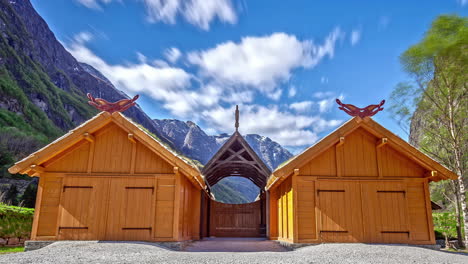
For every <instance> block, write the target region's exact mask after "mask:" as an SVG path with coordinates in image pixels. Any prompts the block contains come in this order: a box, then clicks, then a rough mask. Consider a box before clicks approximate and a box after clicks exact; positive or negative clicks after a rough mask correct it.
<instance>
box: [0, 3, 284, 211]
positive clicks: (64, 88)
mask: <svg viewBox="0 0 468 264" xmlns="http://www.w3.org/2000/svg"><path fill="white" fill-rule="evenodd" d="M86 93H91V94H92V95H93V96H95V97H102V98H105V99H106V100H108V101H117V100H120V99H123V98H128V96H127V95H126V94H125V93H123V92H122V91H119V90H118V89H116V87H114V85H113V84H112V83H111V82H110V81H109V80H108V79H107V78H106V77H105V76H103V75H102V74H101V73H100V72H99V71H98V70H96V69H94V68H93V67H91V66H90V65H87V64H84V63H80V62H78V61H77V60H76V59H75V58H74V57H73V56H72V55H71V54H70V53H69V52H68V51H67V50H66V49H65V48H64V47H63V46H62V44H61V43H60V42H59V41H57V39H56V38H55V36H54V34H53V33H52V32H51V31H50V29H49V27H48V25H47V24H46V22H45V21H44V20H43V19H42V18H41V17H40V16H39V15H38V14H37V12H36V11H35V10H34V8H33V6H32V5H31V3H30V2H29V0H17V1H11V0H0V193H1V192H4V191H6V189H8V188H10V187H11V186H13V185H14V186H16V187H17V189H18V190H19V191H20V193H22V192H23V191H24V189H26V187H27V185H28V184H29V182H30V181H31V179H30V178H29V177H23V176H18V175H10V174H9V173H8V172H7V168H8V167H10V166H11V165H12V164H13V163H14V162H15V161H17V160H19V159H21V158H23V157H24V156H26V155H28V154H30V153H31V152H33V151H35V150H37V149H39V148H40V147H42V146H44V145H45V144H47V143H49V142H51V141H52V140H54V139H55V138H57V137H59V136H61V135H63V134H64V133H65V132H66V131H68V130H70V129H72V128H74V127H76V126H78V125H79V124H81V123H83V122H84V121H86V120H87V119H89V118H90V117H92V116H93V115H95V114H96V113H97V110H96V109H94V108H93V107H91V106H90V105H88V103H87V101H88V99H87V98H86ZM125 115H126V116H128V117H130V118H131V119H133V120H134V121H135V122H137V123H139V124H141V125H142V126H144V127H145V128H147V129H148V130H149V131H150V132H152V133H153V134H155V135H156V136H157V137H159V138H160V139H161V140H162V141H164V142H165V143H167V144H168V145H169V146H171V147H172V148H174V149H176V150H177V151H179V152H181V153H182V154H184V155H186V156H188V157H191V158H193V159H197V160H199V161H200V162H202V163H206V162H207V161H208V160H209V159H210V158H211V156H212V155H213V154H214V153H215V152H216V151H217V150H218V149H219V147H220V146H221V145H222V143H223V142H224V141H225V140H227V138H228V135H226V134H222V135H219V136H209V135H207V134H206V133H205V132H204V131H203V130H202V129H200V127H199V126H197V125H196V124H195V123H193V122H182V121H179V120H155V121H153V120H152V119H151V118H149V117H148V116H147V115H146V114H145V113H144V112H143V110H142V109H141V108H140V107H138V106H136V107H132V108H130V109H129V110H127V111H125ZM245 137H246V140H247V141H248V142H249V144H251V145H252V147H253V148H254V150H255V151H256V152H257V153H258V154H259V156H260V157H261V158H262V159H263V160H264V161H265V163H266V164H267V165H268V166H269V167H270V168H275V167H276V166H277V165H278V164H280V163H281V162H282V161H284V160H285V159H287V158H289V157H290V156H291V154H290V153H289V152H288V151H287V150H285V149H283V148H282V147H281V146H280V145H279V144H277V143H275V142H273V141H271V140H270V139H269V138H266V137H262V136H259V135H246V136H245ZM242 180H245V179H241V180H237V181H236V179H229V180H228V179H226V182H224V181H223V182H222V183H220V186H219V188H224V190H225V192H224V193H223V194H224V196H226V197H228V198H226V199H227V200H226V201H228V200H229V199H230V201H232V202H239V201H245V200H251V199H253V198H252V197H253V196H254V193H255V189H254V188H251V187H252V186H247V185H246V184H245V182H243V181H242ZM233 188H234V189H233ZM236 188H237V189H236Z"/></svg>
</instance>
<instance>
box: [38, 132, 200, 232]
mask: <svg viewBox="0 0 468 264" xmlns="http://www.w3.org/2000/svg"><path fill="white" fill-rule="evenodd" d="M91 136H92V140H86V139H83V140H81V141H80V142H79V143H77V144H75V145H73V146H72V147H70V148H68V149H66V150H65V151H64V152H63V153H61V154H59V155H57V156H55V157H54V158H52V159H51V160H48V161H47V162H45V163H44V164H42V166H43V167H45V172H44V173H41V177H40V181H39V187H38V193H37V202H36V213H35V217H34V222H33V230H32V239H33V240H61V239H67V240H68V239H77V240H83V239H86V240H88V239H109V240H148V241H181V240H189V239H197V238H198V237H199V221H200V209H199V208H200V197H201V196H200V189H199V188H195V187H194V185H193V184H192V183H190V181H189V180H187V178H186V177H185V175H183V174H182V173H179V172H178V170H177V168H174V167H173V166H171V165H170V164H169V163H168V162H167V161H165V160H164V159H162V158H161V157H160V156H159V155H157V154H155V153H154V152H153V151H151V150H150V149H148V147H147V146H146V145H145V143H143V142H141V141H138V139H136V140H129V138H128V133H127V132H126V131H124V130H123V129H122V128H120V127H119V126H118V125H116V124H114V123H110V124H108V125H106V126H105V127H103V128H101V129H99V130H98V131H97V132H95V133H93V135H91Z"/></svg>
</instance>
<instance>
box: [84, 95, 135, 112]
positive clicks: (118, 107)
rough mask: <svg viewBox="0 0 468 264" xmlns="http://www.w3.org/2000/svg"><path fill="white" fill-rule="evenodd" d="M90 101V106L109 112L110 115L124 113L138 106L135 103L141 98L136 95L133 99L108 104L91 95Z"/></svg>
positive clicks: (89, 96)
mask: <svg viewBox="0 0 468 264" xmlns="http://www.w3.org/2000/svg"><path fill="white" fill-rule="evenodd" d="M87 96H88V99H89V100H90V101H88V104H90V105H92V106H94V107H96V108H97V109H98V110H101V111H104V112H108V113H111V114H112V113H114V112H123V111H125V110H127V109H129V108H130V107H132V106H134V105H136V103H135V101H136V100H137V99H138V97H140V96H139V95H138V94H137V95H135V97H133V98H132V99H122V100H119V101H117V102H114V103H111V102H108V101H106V100H104V99H102V98H94V97H93V96H92V95H91V94H90V93H88V94H87Z"/></svg>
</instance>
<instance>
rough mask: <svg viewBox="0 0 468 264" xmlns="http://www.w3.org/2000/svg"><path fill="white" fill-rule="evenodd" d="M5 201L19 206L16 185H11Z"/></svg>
mask: <svg viewBox="0 0 468 264" xmlns="http://www.w3.org/2000/svg"><path fill="white" fill-rule="evenodd" d="M4 199H5V202H6V203H7V204H10V205H18V189H17V188H16V185H14V184H12V185H10V188H9V189H8V191H7V192H6V194H5V198H4Z"/></svg>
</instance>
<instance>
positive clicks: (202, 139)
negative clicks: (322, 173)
mask: <svg viewBox="0 0 468 264" xmlns="http://www.w3.org/2000/svg"><path fill="white" fill-rule="evenodd" d="M154 122H155V124H156V127H157V129H158V130H159V132H160V133H161V134H163V136H164V137H165V138H167V139H168V140H170V141H171V142H172V143H173V145H174V146H175V147H176V148H177V149H178V150H180V151H181V152H182V153H184V154H185V155H187V156H188V157H189V158H192V159H196V160H198V161H200V162H201V163H203V164H206V163H207V162H208V161H209V160H210V159H211V157H213V155H214V154H215V153H216V152H217V151H218V150H219V148H220V147H221V146H222V145H223V144H224V143H225V142H226V140H228V139H229V137H230V135H228V134H225V133H224V134H220V135H217V136H209V135H207V134H206V133H205V132H204V131H203V130H202V129H201V128H200V127H199V126H197V125H196V124H195V123H193V122H191V121H187V122H183V121H179V120H174V119H162V120H158V119H155V120H154ZM244 138H245V140H246V141H247V142H248V143H249V145H250V146H251V147H252V149H253V150H254V151H255V152H256V153H257V155H258V156H259V157H260V158H261V159H262V160H263V162H265V164H266V165H267V166H268V167H269V168H270V169H271V170H273V169H275V168H276V167H277V166H278V165H279V164H281V163H282V162H283V161H285V160H287V159H289V158H290V157H292V154H291V153H290V152H289V151H288V150H286V149H284V148H283V147H282V146H281V145H280V144H278V143H276V142H274V141H273V140H271V139H270V138H268V137H264V136H260V135H256V134H247V135H245V136H244Z"/></svg>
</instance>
